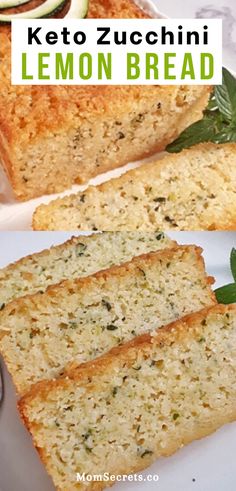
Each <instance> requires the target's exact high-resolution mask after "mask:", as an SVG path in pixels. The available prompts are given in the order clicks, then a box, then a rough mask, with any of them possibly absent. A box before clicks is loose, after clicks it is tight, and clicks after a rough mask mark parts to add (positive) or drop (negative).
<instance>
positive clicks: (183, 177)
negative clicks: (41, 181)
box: [33, 143, 236, 231]
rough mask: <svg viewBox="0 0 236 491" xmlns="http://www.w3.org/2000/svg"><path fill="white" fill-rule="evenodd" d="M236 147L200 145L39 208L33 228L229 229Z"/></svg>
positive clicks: (233, 218)
mask: <svg viewBox="0 0 236 491" xmlns="http://www.w3.org/2000/svg"><path fill="white" fill-rule="evenodd" d="M235 162H236V144H224V145H215V144H213V143H209V144H201V145H197V146H195V147H192V148H191V149H188V150H185V151H183V152H181V153H179V154H175V155H174V154H171V155H168V156H166V157H165V158H163V159H162V160H160V161H157V162H154V163H151V164H144V165H142V166H141V167H140V168H138V169H134V170H131V171H129V172H127V173H126V174H124V175H123V176H121V177H119V178H117V179H113V180H111V181H108V182H106V183H105V184H102V185H100V186H97V187H89V188H88V189H87V190H86V191H84V192H83V194H77V195H74V196H68V197H65V198H62V199H58V200H55V201H52V202H51V203H49V205H41V206H40V207H39V208H38V209H37V210H36V212H35V214H34V219H33V227H34V229H35V230H75V229H78V230H80V229H81V230H92V229H94V230H95V229H98V230H148V231H150V230H158V229H159V230H160V229H161V230H170V229H171V230H213V229H222V230H229V229H232V228H235V225H236V187H235V183H236V165H235Z"/></svg>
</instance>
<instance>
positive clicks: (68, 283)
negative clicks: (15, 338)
mask: <svg viewBox="0 0 236 491" xmlns="http://www.w3.org/2000/svg"><path fill="white" fill-rule="evenodd" d="M191 250H192V251H193V253H195V254H196V255H197V258H198V263H199V266H200V267H201V269H202V270H205V262H204V259H203V256H202V248H201V247H198V246H195V245H187V246H182V245H180V246H178V245H177V246H174V247H172V248H169V249H168V248H167V249H162V250H160V251H156V252H149V253H147V254H142V255H140V256H136V257H134V258H133V259H132V260H131V261H128V262H126V263H123V264H122V265H115V266H112V267H110V268H107V269H105V270H102V271H98V272H97V273H94V274H92V275H90V276H86V277H83V278H76V279H73V280H63V281H61V282H60V283H58V284H56V285H50V286H48V287H47V289H46V290H45V292H44V298H45V295H47V296H48V297H56V296H57V295H58V294H59V295H60V294H61V295H63V296H64V294H65V289H67V291H68V292H70V290H71V292H72V291H74V290H75V289H80V290H82V289H88V288H89V287H90V286H91V285H92V284H94V282H100V281H104V282H105V281H106V279H107V278H108V277H111V276H113V277H116V276H117V277H120V278H121V277H123V276H125V275H126V274H127V271H131V270H133V271H135V270H136V269H137V268H138V267H139V265H140V263H142V262H143V260H145V262H146V263H147V264H150V265H151V264H152V263H154V262H156V261H157V260H158V258H160V260H161V259H163V260H164V261H165V260H167V259H168V258H171V257H173V255H174V254H175V253H176V252H178V251H179V252H180V253H181V252H182V253H183V254H184V253H185V252H186V253H187V252H189V251H191ZM214 282H215V280H214V278H213V277H212V276H207V283H208V285H212V284H214ZM209 294H211V297H212V302H215V301H216V299H215V295H214V292H213V291H211V292H209ZM27 299H31V300H32V301H34V302H37V299H39V300H40V301H42V294H41V293H35V294H33V295H30V294H28V295H25V296H24V297H20V298H18V299H16V300H13V301H12V302H9V304H7V305H6V307H5V308H4V310H3V311H2V312H0V319H1V316H5V315H8V314H9V313H10V312H11V311H12V310H13V309H14V307H15V306H17V308H19V307H22V308H23V307H24V305H25V303H26V302H27ZM5 334H6V332H5V331H4V330H2V329H1V327H0V339H1V337H3V336H4V335H5Z"/></svg>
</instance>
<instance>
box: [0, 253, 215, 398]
mask: <svg viewBox="0 0 236 491" xmlns="http://www.w3.org/2000/svg"><path fill="white" fill-rule="evenodd" d="M211 283H212V279H211V278H208V277H207V276H206V274H205V269H204V262H203V259H202V257H201V249H199V248H196V247H194V246H180V247H178V248H175V249H174V248H173V249H166V250H164V251H161V252H155V253H149V254H147V255H144V256H140V257H137V258H135V259H133V260H132V261H131V262H130V263H126V264H125V265H123V266H120V267H118V266H117V267H113V268H111V269H108V270H106V271H102V272H99V273H96V274H95V275H93V276H89V277H87V278H82V279H77V280H71V281H69V280H68V281H64V282H62V283H61V284H59V285H56V286H52V287H49V288H48V290H47V291H46V292H45V293H43V294H40V293H39V294H35V295H31V296H26V297H22V298H20V299H18V300H16V301H13V302H11V303H9V304H8V305H7V306H6V307H5V309H4V310H3V311H2V312H0V352H1V353H2V355H3V357H4V359H5V362H6V364H7V367H8V370H9V372H10V374H11V375H12V377H13V381H14V383H15V385H16V387H17V390H18V392H21V393H22V392H24V391H25V390H27V389H28V387H29V386H30V385H32V384H34V383H35V382H37V381H38V380H42V379H46V378H52V377H56V376H58V375H59V374H60V373H61V372H62V371H63V370H64V368H65V366H66V365H67V364H68V363H70V362H76V363H82V362H84V361H88V360H91V359H93V358H95V357H97V356H99V355H101V354H103V353H105V352H106V351H108V350H109V349H111V348H112V347H115V346H117V345H119V344H122V343H123V342H125V341H128V340H130V339H131V338H133V337H135V336H136V335H138V334H141V333H143V332H145V331H147V330H150V329H154V328H156V327H158V326H161V325H163V324H167V323H168V322H171V321H172V320H176V319H178V318H179V317H181V316H183V315H184V314H186V313H191V312H194V311H197V310H199V309H200V308H202V307H204V306H208V305H211V304H213V303H215V297H214V294H213V292H212V290H211V287H210V284H211Z"/></svg>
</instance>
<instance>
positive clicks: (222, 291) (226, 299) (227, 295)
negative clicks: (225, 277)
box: [215, 283, 236, 305]
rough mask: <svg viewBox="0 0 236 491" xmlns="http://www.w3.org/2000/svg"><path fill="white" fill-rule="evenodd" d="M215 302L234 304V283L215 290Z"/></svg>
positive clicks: (235, 287) (235, 284) (235, 285)
mask: <svg viewBox="0 0 236 491" xmlns="http://www.w3.org/2000/svg"><path fill="white" fill-rule="evenodd" d="M215 295H216V300H217V302H219V303H223V304H225V305H226V304H227V305H228V304H230V303H236V283H230V284H229V285H225V286H221V287H220V288H217V290H215Z"/></svg>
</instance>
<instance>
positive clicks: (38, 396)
mask: <svg viewBox="0 0 236 491" xmlns="http://www.w3.org/2000/svg"><path fill="white" fill-rule="evenodd" d="M134 326H135V324H133V327H134ZM19 409H20V412H21V415H22V418H23V420H24V422H25V424H26V426H27V427H28V429H29V431H30V432H31V434H32V436H33V440H34V444H35V446H36V448H37V450H38V452H39V454H40V456H41V458H42V460H43V462H44V463H45V465H46V468H47V470H48V472H49V474H50V475H51V477H52V478H53V481H54V484H55V486H56V488H57V489H58V491H59V490H60V491H67V490H68V489H69V490H70V491H73V490H78V489H80V490H101V489H103V488H105V487H106V486H110V485H111V484H113V483H112V482H111V481H110V482H90V483H89V482H88V481H87V482H86V481H85V482H76V475H77V473H78V474H80V475H83V473H84V475H85V476H86V475H103V474H104V473H108V474H110V475H113V474H114V475H123V474H131V473H134V472H138V471H140V470H142V469H144V468H145V467H147V466H149V465H150V464H151V463H152V462H153V461H154V460H155V459H156V458H158V457H162V456H168V455H170V454H172V453H173V452H175V451H176V450H178V449H179V448H181V447H182V446H183V445H186V444H188V443H189V442H191V441H192V440H195V439H198V438H202V437H204V436H206V435H209V434H210V433H212V432H213V431H215V430H217V429H218V428H219V427H220V426H222V425H223V424H225V423H229V422H231V421H233V420H235V419H236V307H235V306H227V307H226V306H221V305H217V306H215V307H213V308H210V309H205V310H203V311H201V312H198V313H195V314H193V315H190V316H188V317H186V318H185V319H181V320H180V321H178V322H175V323H173V324H171V325H169V326H168V327H165V328H163V329H159V330H158V331H157V332H156V335H155V336H153V337H151V335H149V334H146V335H143V336H141V337H139V338H136V339H135V340H134V341H132V342H131V343H128V344H126V345H124V346H122V347H120V348H117V349H115V350H113V351H112V352H111V353H108V354H106V355H105V356H103V357H102V358H100V359H98V360H95V361H94V362H90V363H87V364H85V365H83V366H82V367H80V368H78V369H75V370H72V371H71V372H69V373H68V374H67V377H66V378H62V379H58V380H56V381H48V382H42V383H40V384H37V385H36V386H35V387H34V388H33V389H32V391H31V392H29V393H28V394H27V395H25V397H24V398H23V399H22V400H21V401H20V402H19Z"/></svg>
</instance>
